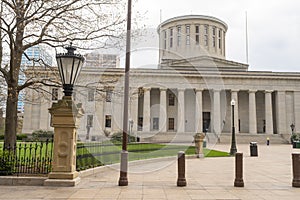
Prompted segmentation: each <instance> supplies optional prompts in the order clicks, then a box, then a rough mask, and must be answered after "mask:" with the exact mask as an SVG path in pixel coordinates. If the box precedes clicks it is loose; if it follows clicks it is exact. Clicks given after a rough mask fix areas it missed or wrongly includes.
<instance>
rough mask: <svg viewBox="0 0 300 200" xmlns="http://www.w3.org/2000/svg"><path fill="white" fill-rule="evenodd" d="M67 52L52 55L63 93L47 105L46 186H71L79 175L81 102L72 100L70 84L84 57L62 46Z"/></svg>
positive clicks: (72, 48)
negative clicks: (50, 140) (50, 132)
mask: <svg viewBox="0 0 300 200" xmlns="http://www.w3.org/2000/svg"><path fill="white" fill-rule="evenodd" d="M66 49H67V51H68V52H67V53H61V54H57V55H56V59H57V64H58V70H59V75H60V77H61V81H62V84H63V89H64V94H65V95H64V97H63V98H62V99H61V100H59V101H58V102H57V103H53V104H52V107H51V108H49V112H50V114H51V126H52V127H54V144H53V165H52V172H50V173H49V176H48V179H47V180H46V181H45V182H44V185H47V186H74V185H76V184H77V183H78V182H79V180H80V178H79V177H78V172H77V171H76V141H77V128H78V127H79V124H80V122H79V118H80V117H82V116H83V109H82V108H81V104H78V105H75V103H74V102H73V100H72V92H73V86H74V84H75V82H76V79H77V77H78V75H79V73H80V70H81V68H82V65H83V63H84V57H83V56H81V55H79V54H74V51H75V50H76V48H74V47H72V46H71V45H70V46H68V47H66Z"/></svg>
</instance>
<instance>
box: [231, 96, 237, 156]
mask: <svg viewBox="0 0 300 200" xmlns="http://www.w3.org/2000/svg"><path fill="white" fill-rule="evenodd" d="M234 106H235V100H234V99H232V100H231V113H232V138H231V148H230V155H235V153H236V152H237V149H236V141H235V127H234Z"/></svg>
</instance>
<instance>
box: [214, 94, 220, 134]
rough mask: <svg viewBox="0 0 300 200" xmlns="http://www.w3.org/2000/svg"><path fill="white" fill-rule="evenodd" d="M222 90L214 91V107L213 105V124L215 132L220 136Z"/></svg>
mask: <svg viewBox="0 0 300 200" xmlns="http://www.w3.org/2000/svg"><path fill="white" fill-rule="evenodd" d="M220 92H221V91H220V90H214V105H213V110H214V112H213V123H214V132H215V134H217V135H218V137H219V136H220V134H221V102H220Z"/></svg>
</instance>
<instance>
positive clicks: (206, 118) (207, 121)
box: [202, 112, 210, 132]
mask: <svg viewBox="0 0 300 200" xmlns="http://www.w3.org/2000/svg"><path fill="white" fill-rule="evenodd" d="M202 117H203V132H210V112H203V115H202Z"/></svg>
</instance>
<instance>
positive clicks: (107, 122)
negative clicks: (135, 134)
mask: <svg viewBox="0 0 300 200" xmlns="http://www.w3.org/2000/svg"><path fill="white" fill-rule="evenodd" d="M105 128H111V115H105Z"/></svg>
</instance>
